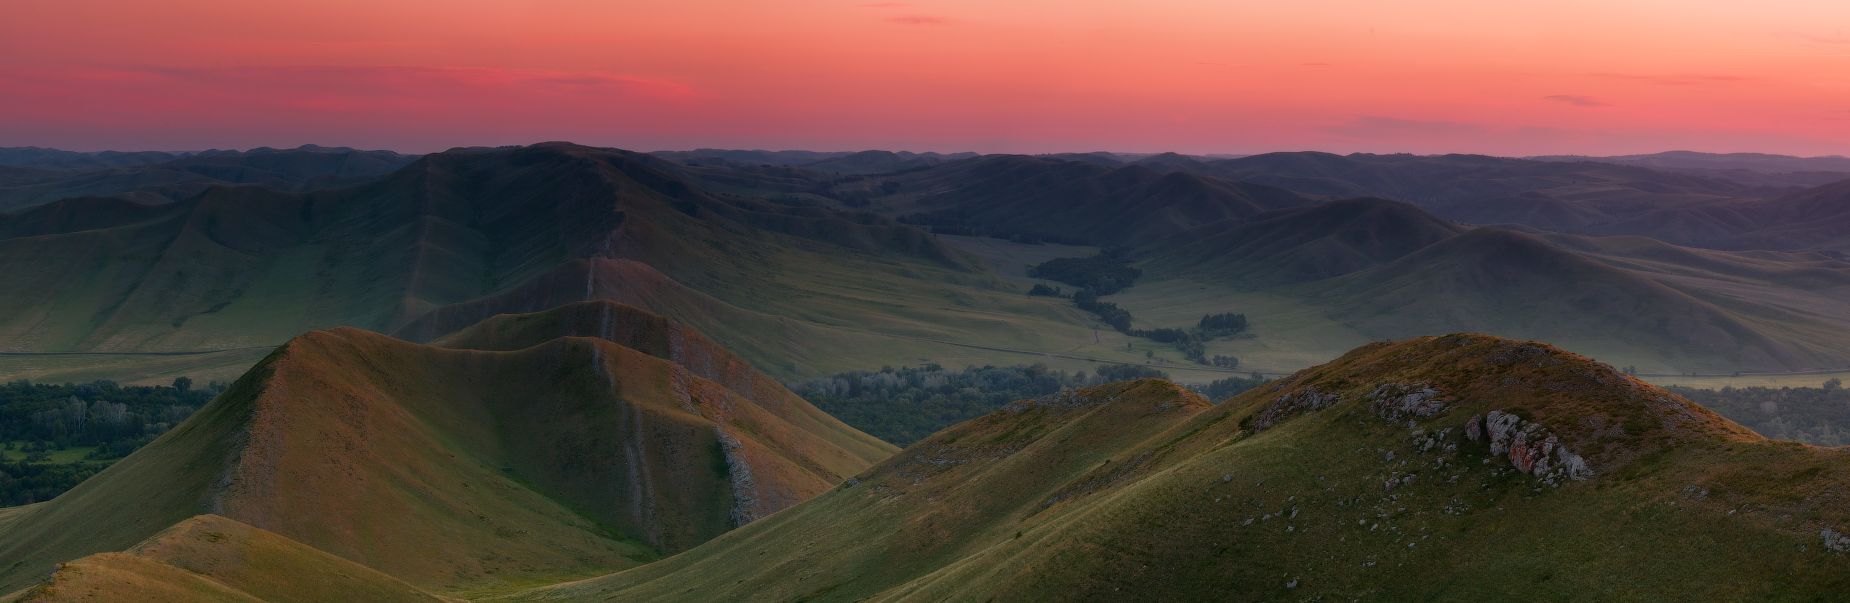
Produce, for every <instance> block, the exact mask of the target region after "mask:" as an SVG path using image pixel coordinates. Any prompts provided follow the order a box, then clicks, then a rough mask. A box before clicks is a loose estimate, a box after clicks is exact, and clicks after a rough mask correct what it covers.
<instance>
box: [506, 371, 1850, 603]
mask: <svg viewBox="0 0 1850 603" xmlns="http://www.w3.org/2000/svg"><path fill="white" fill-rule="evenodd" d="M1053 408H1061V409H1077V410H1061V411H1055V410H1050V409H1053ZM1101 418H1104V419H1105V420H1098V419H1101ZM1024 465H1031V466H1035V467H1040V468H1043V470H1042V471H1039V472H1033V473H1018V472H1015V471H1013V470H1011V468H1013V467H1020V466H1024ZM1797 475H1802V476H1804V477H1802V478H1797V477H1794V478H1786V477H1777V476H1797ZM1845 484H1850V457H1846V456H1845V455H1844V453H1843V452H1842V451H1836V450H1825V449H1817V448H1811V447H1805V446H1800V445H1794V444H1789V443H1775V442H1768V441H1766V440H1764V439H1762V438H1760V437H1759V436H1757V435H1755V434H1753V433H1752V432H1749V431H1747V430H1746V429H1745V428H1742V427H1740V426H1739V425H1736V424H1734V423H1732V422H1729V421H1727V420H1726V419H1723V418H1721V417H1719V416H1717V415H1715V414H1713V413H1710V412H1707V411H1705V410H1703V409H1701V408H1700V407H1698V406H1695V405H1694V404H1691V403H1689V402H1688V401H1686V400H1683V399H1682V398H1679V397H1676V396H1674V395H1671V394H1668V393H1666V392H1664V391H1662V390H1660V389H1658V388H1655V387H1652V386H1650V385H1646V384H1644V383H1642V382H1639V381H1636V380H1634V379H1631V378H1629V377H1626V376H1624V375H1621V374H1618V373H1617V372H1615V371H1613V370H1612V369H1611V368H1610V367H1607V366H1605V365H1602V364H1599V363H1596V362H1593V361H1591V360H1588V359H1586V358H1584V357H1581V356H1578V355H1575V354H1571V353H1567V352H1562V351H1560V350H1557V349H1554V348H1550V347H1548V346H1545V345H1541V344H1535V343H1529V342H1521V341H1511V340H1504V339H1498V338H1493V337H1486V336H1477V335H1453V336H1446V337H1437V338H1434V337H1427V338H1420V339H1414V340H1409V341H1403V342H1395V343H1382V344H1374V345H1369V346H1365V347H1363V348H1359V349H1357V350H1355V351H1353V352H1351V353H1350V354H1348V355H1345V356H1344V357H1342V358H1339V359H1337V360H1335V361H1333V362H1331V363H1329V364H1327V365H1324V366H1320V367H1316V368H1313V369H1309V370H1306V371H1303V372H1300V373H1298V374H1297V375H1295V376H1293V377H1291V378H1289V379H1286V380H1283V381H1280V382H1277V383H1274V384H1272V385H1268V386H1266V387H1262V388H1260V389H1258V390H1254V391H1252V392H1248V393H1247V394H1243V395H1241V396H1239V397H1236V398H1234V399H1232V400H1229V401H1227V402H1224V403H1222V404H1220V405H1219V406H1216V407H1213V408H1206V409H1204V408H1202V407H1200V406H1199V402H1196V401H1192V400H1191V399H1190V396H1189V395H1188V394H1186V393H1184V392H1181V391H1177V390H1175V389H1173V388H1168V386H1165V385H1163V384H1160V383H1156V382H1137V383H1131V384H1116V385H1110V386H1104V387H1100V388H1094V389H1091V390H1084V391H1081V392H1078V393H1077V394H1076V395H1073V396H1070V397H1063V398H1055V399H1050V400H1045V401H1037V402H1024V403H1021V404H1019V405H1017V406H1014V407H1011V408H1009V409H1007V410H1004V411H1002V412H998V413H995V414H992V415H989V416H986V417H983V418H980V419H976V420H973V421H971V422H968V423H965V424H961V425H958V426H955V427H952V428H950V429H947V430H946V431H944V432H941V433H939V434H938V435H935V436H933V437H932V438H930V439H928V440H926V441H925V442H921V443H920V444H918V445H916V446H913V447H912V448H909V449H907V450H906V451H905V452H902V453H901V454H900V455H899V456H897V457H895V458H894V459H893V460H891V461H888V462H886V463H882V464H881V465H880V466H878V467H876V468H875V469H873V470H871V471H870V472H868V473H867V474H865V475H863V476H861V477H860V478H859V479H858V480H857V481H856V482H850V484H849V485H847V486H846V487H844V488H842V489H839V490H837V491H834V492H831V493H829V494H826V495H824V496H821V497H818V498H817V499H815V500H812V501H810V502H807V503H804V504H802V505H799V506H797V507H795V508H793V509H791V510H789V511H787V512H785V513H782V514H779V515H777V516H775V517H773V518H770V519H768V520H766V521H763V522H760V523H757V524H754V525H752V526H748V527H746V528H745V529H742V530H738V531H736V532H733V533H730V534H727V535H725V536H723V537H721V538H719V539H716V540H714V541H713V542H710V543H707V544H706V545H703V546H701V547H697V548H695V549H694V550H692V551H689V552H687V553H684V554H682V555H679V556H676V557H673V558H670V559H667V560H664V561H662V562H659V563H656V564H651V565H648V566H644V567H641V568H637V569H634V570H630V571H626V572H623V573H619V574H615V575H612V576H608V577H604V578H597V579H592V580H585V581H580V582H575V583H567V584H562V585H558V586H553V587H547V588H542V589H538V590H535V591H531V592H528V593H523V594H521V595H520V596H519V597H517V598H521V599H525V600H564V599H575V598H610V597H614V598H620V599H635V600H748V599H749V600H758V599H765V598H770V599H806V600H844V601H845V600H863V599H868V600H944V599H955V600H990V599H992V598H993V599H995V600H1021V599H1039V598H1045V597H1046V596H1048V594H1049V593H1060V594H1059V596H1060V598H1063V599H1069V600H1070V599H1079V600H1116V599H1122V598H1124V597H1125V596H1127V595H1126V593H1135V596H1136V597H1138V598H1147V599H1153V600H1199V599H1229V598H1231V599H1275V598H1291V599H1296V598H1313V599H1315V598H1328V599H1358V598H1359V599H1365V600H1369V599H1373V600H1381V599H1393V600H1434V599H1442V600H1465V599H1472V600H1482V599H1484V598H1492V599H1497V598H1520V599H1528V600H1536V599H1543V600H1570V599H1584V598H1586V597H1588V596H1594V597H1599V598H1619V599H1628V598H1640V599H1664V598H1671V599H1675V598H1688V597H1694V596H1699V597H1704V598H1717V599H1767V598H1800V599H1803V598H1813V597H1817V596H1826V595H1825V594H1826V593H1833V592H1837V590H1838V589H1841V588H1844V587H1845V586H1850V574H1847V573H1846V572H1845V571H1844V567H1845V566H1846V564H1850V559H1846V558H1845V556H1844V553H1839V552H1833V551H1832V550H1830V549H1829V548H1828V547H1824V546H1820V542H1819V540H1820V531H1821V530H1832V529H1834V530H1835V531H1842V530H1843V528H1844V527H1845V523H1846V522H1850V512H1847V511H1845V508H1846V507H1845V506H1844V503H1845V502H1846V500H1845V498H1844V497H1845V492H1846V488H1845ZM1833 533H1835V532H1826V536H1829V535H1830V534H1833ZM1825 544H1828V545H1830V546H1840V545H1839V544H1838V543H1837V541H1836V540H1831V539H1829V538H1827V539H1826V541H1825ZM1844 544H1846V545H1850V542H1846V543H1844ZM1846 548H1850V546H1847V547H1846ZM1518 551H1519V552H1520V553H1516V552H1518ZM1669 551H1674V552H1675V554H1667V552H1669ZM1774 576H1777V577H1778V579H1773V577H1774Z"/></svg>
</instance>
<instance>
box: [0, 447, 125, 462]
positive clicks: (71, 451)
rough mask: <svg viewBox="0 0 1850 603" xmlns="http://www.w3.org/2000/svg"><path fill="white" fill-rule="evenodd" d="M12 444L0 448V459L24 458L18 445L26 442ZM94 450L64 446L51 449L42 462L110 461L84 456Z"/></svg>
mask: <svg viewBox="0 0 1850 603" xmlns="http://www.w3.org/2000/svg"><path fill="white" fill-rule="evenodd" d="M12 444H13V445H14V447H15V448H14V449H13V450H0V461H23V460H25V459H26V453H25V452H24V451H23V450H20V449H19V448H20V447H23V446H25V444H26V443H25V442H13V443H12ZM95 451H96V447H95V446H72V447H70V448H65V449H62V450H52V451H50V452H48V453H47V455H48V456H49V457H50V458H48V459H46V460H44V461H42V462H43V463H45V464H48V465H73V464H77V463H109V462H110V461H93V460H89V459H85V458H84V457H85V456H87V455H89V454H90V453H92V452H95Z"/></svg>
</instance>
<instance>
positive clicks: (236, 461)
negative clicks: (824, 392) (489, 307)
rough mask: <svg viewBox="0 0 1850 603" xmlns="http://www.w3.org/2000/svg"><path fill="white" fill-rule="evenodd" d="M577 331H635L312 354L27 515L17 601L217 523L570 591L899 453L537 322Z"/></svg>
mask: <svg viewBox="0 0 1850 603" xmlns="http://www.w3.org/2000/svg"><path fill="white" fill-rule="evenodd" d="M580 311H590V312H604V311H608V312H612V313H613V315H614V314H621V316H622V319H623V320H624V322H625V324H626V325H627V326H625V327H624V328H622V329H615V328H613V329H611V330H609V331H605V332H601V333H574V332H569V331H567V332H559V333H556V334H553V335H552V336H551V337H546V338H544V339H543V340H534V341H529V340H527V339H525V338H526V337H529V336H531V337H535V338H536V339H537V338H538V337H539V331H538V330H535V329H522V328H508V329H502V328H498V327H496V325H494V324H489V325H484V326H483V328H482V329H481V330H478V331H477V332H475V333H474V334H472V335H470V336H469V337H467V338H466V339H467V342H468V344H469V345H471V346H474V347H473V348H470V349H464V348H462V347H454V348H446V347H436V346H428V345H419V344H413V343H409V342H404V341H399V340H395V339H391V338H389V337H385V336H383V335H378V334H375V333H369V332H365V331H361V330H357V329H350V328H343V329H336V330H331V331H318V332H312V333H309V334H307V335H303V336H301V337H298V338H296V339H294V340H292V341H291V342H289V343H288V344H286V345H284V346H282V347H281V348H279V349H278V350H277V351H276V352H274V353H272V354H271V355H270V356H269V357H268V358H266V359H265V360H264V361H262V362H261V363H259V364H258V365H257V366H256V367H254V368H252V369H251V371H250V372H249V373H248V374H247V375H246V376H245V377H244V378H242V379H240V380H239V381H238V382H237V383H235V384H233V385H232V387H231V388H230V389H229V390H228V391H227V392H226V393H224V394H223V395H221V396H220V397H219V398H218V399H216V400H215V401H213V402H212V403H211V404H210V405H208V406H207V407H205V408H203V409H201V410H200V411H199V412H198V413H196V414H195V415H194V416H193V417H192V418H191V419H189V420H188V421H187V422H186V423H184V424H182V425H181V426H179V427H177V428H175V429H174V430H172V431H170V432H168V433H167V434H166V435H165V436H163V437H161V438H160V439H158V440H156V441H155V442H154V443H152V444H149V445H148V446H146V447H144V448H142V449H141V450H139V451H137V452H135V453H134V454H132V455H130V456H129V457H128V458H125V459H123V460H122V461H119V462H117V463H116V464H114V465H112V466H111V467H110V468H109V469H107V470H105V471H103V472H102V473H100V474H98V475H97V476H95V477H93V478H91V479H90V480H88V481H85V482H84V483H82V484H80V485H79V486H77V487H76V488H74V489H72V490H71V491H70V492H68V493H66V494H64V495H63V496H60V497H59V498H57V499H55V500H53V501H51V502H48V503H43V504H40V505H35V506H31V507H25V508H22V509H21V510H19V511H18V514H17V515H15V516H11V517H9V518H8V519H9V520H11V522H12V529H9V530H8V531H7V532H6V533H5V535H4V536H0V558H5V559H9V560H13V563H12V564H11V565H10V566H8V567H7V568H6V569H5V570H0V591H10V590H14V589H16V588H18V587H21V586H25V585H26V584H29V583H30V582H32V581H34V580H36V579H37V577H38V576H41V575H43V573H44V572H46V571H49V570H51V569H52V567H53V564H55V563H59V562H64V561H69V560H72V559H75V558H78V557H82V556H85V555H88V554H92V553H106V552H110V551H117V550H122V549H126V548H129V547H131V546H133V545H135V544H136V543H138V542H142V541H144V540H146V539H148V538H150V537H151V536H153V535H155V534H157V533H159V532H160V531H161V530H164V529H167V528H168V527H169V526H173V525H175V524H179V523H181V522H184V521H187V520H188V518H191V517H194V516H197V515H201V514H214V515H219V516H222V517H223V518H225V519H226V520H231V521H236V522H239V523H242V524H245V525H247V526H249V527H251V528H253V529H255V530H258V531H260V532H262V533H267V534H273V535H275V536H276V537H278V538H281V539H286V540H288V541H293V542H295V543H300V544H301V545H305V546H307V547H312V548H313V549H317V550H319V551H321V552H325V553H328V554H331V555H333V556H335V557H339V558H341V559H344V560H347V561H349V562H352V563H356V564H360V565H363V566H366V567H370V568H372V569H374V570H377V571H379V572H384V573H385V574H389V575H390V576H392V577H394V578H397V579H400V580H403V581H405V582H407V583H410V584H412V585H415V586H416V587H418V588H420V589H428V590H431V591H435V592H454V591H459V590H475V589H494V588H505V587H507V586H508V585H515V584H522V583H533V582H535V581H542V580H556V579H560V578H563V577H569V576H573V575H585V574H589V573H594V572H598V571H609V570H610V569H614V568H621V567H628V566H632V565H636V564H639V563H643V562H647V561H650V560H653V559H656V558H659V557H660V556H662V555H666V554H669V553H673V552H676V551H679V550H683V549H686V548H688V547H691V546H693V545H696V544H698V543H700V542H703V541H705V540H707V539H710V538H712V537H714V536H716V535H718V534H721V533H724V532H726V531H728V530H730V529H732V528H734V527H736V526H739V525H743V524H746V523H749V522H751V521H753V520H755V519H757V518H760V517H764V516H768V515H771V514H773V513H775V512H776V511H778V510H780V509H783V508H785V507H788V506H790V505H792V504H795V503H796V502H799V501H801V500H804V499H807V498H809V497H811V496H814V495H815V494H818V493H821V492H823V491H826V490H827V489H828V488H830V487H831V486H833V485H834V484H836V483H838V482H839V481H840V480H841V479H843V478H845V477H846V476H848V475H852V474H854V473H856V472H858V471H860V470H862V469H864V468H865V467H867V466H869V465H870V464H872V463H873V462H874V461H877V460H879V459H881V458H884V457H885V456H887V455H888V454H890V453H891V452H892V450H893V449H892V447H891V446H889V445H886V444H884V443H881V442H879V441H878V440H875V439H873V438H872V437H869V436H866V435H865V434H861V433H860V432H858V431H855V430H853V429H851V428H848V427H846V426H845V425H842V424H841V423H839V422H837V421H834V420H833V419H832V418H830V417H828V416H827V415H824V414H822V413H821V412H820V411H818V410H816V409H815V408H814V407H812V406H809V405H808V403H807V402H804V401H803V400H801V399H800V398H797V397H796V396H795V395H794V394H791V393H789V392H788V391H787V390H783V389H782V387H781V386H778V385H776V384H775V382H773V381H770V380H769V379H767V378H765V377H763V376H762V375H758V374H756V372H755V371H752V370H751V369H750V368H749V367H748V366H746V365H744V364H743V362H741V361H739V360H738V359H736V358H734V357H732V356H730V355H729V354H728V353H726V352H725V351H724V350H720V349H718V348H716V347H713V346H712V344H711V343H710V342H708V341H707V340H706V339H705V338H704V337H702V336H700V335H699V334H697V333H693V332H691V331H688V330H686V329H684V328H681V327H679V326H677V325H674V324H673V323H670V322H667V321H664V320H662V319H660V318H658V317H654V316H651V315H648V314H646V313H643V312H641V311H640V310H636V309H633V308H618V307H615V306H609V305H597V304H592V305H588V306H586V307H583V308H568V309H566V310H563V311H562V314H561V315H560V316H553V317H547V316H536V317H529V319H530V320H534V321H538V322H539V323H542V324H567V323H570V322H571V321H572V320H573V319H572V316H573V315H575V313H576V312H580ZM507 320H508V321H512V322H519V321H520V320H519V319H517V318H509V319H507ZM585 335H595V336H585ZM622 344H633V345H637V346H641V347H643V348H644V349H645V350H647V351H639V350H637V349H634V348H631V347H627V345H622ZM664 344H665V345H664ZM651 354H660V356H656V355H651ZM707 376H711V377H713V379H709V378H708V377H707ZM714 379H719V380H721V381H724V383H722V382H721V381H715V380H714ZM735 387H737V388H739V389H734V388H735ZM125 501H134V503H133V504H134V506H135V509H134V512H132V513H124V512H121V511H122V509H123V508H124V507H123V505H124V504H125ZM157 561H158V559H157ZM96 562H97V563H103V564H104V565H109V564H112V563H113V564H123V563H126V564H137V563H138V562H136V561H129V560H125V559H123V558H104V559H99V560H97V561H96ZM164 562H169V561H164ZM140 565H143V566H145V565H146V564H140ZM247 569H248V568H247ZM149 571H157V570H149ZM253 571H255V570H253ZM276 571H280V572H291V571H294V570H292V569H288V568H287V567H285V568H281V569H278V570H276ZM55 582H56V580H54V583H55Z"/></svg>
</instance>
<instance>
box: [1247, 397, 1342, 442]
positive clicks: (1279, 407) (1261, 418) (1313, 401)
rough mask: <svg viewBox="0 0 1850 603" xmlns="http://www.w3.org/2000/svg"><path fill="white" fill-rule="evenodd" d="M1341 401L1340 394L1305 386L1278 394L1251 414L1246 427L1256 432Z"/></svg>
mask: <svg viewBox="0 0 1850 603" xmlns="http://www.w3.org/2000/svg"><path fill="white" fill-rule="evenodd" d="M1341 401H1342V397H1341V396H1338V395H1336V394H1327V393H1324V392H1322V391H1319V390H1318V389H1317V388H1314V387H1307V388H1304V389H1302V390H1298V392H1297V393H1294V394H1286V395H1283V396H1279V397H1278V399H1277V400H1274V401H1272V403H1271V404H1268V405H1266V407H1265V408H1262V409H1260V410H1259V412H1258V413H1257V414H1255V415H1253V418H1252V419H1251V423H1250V424H1249V425H1248V427H1250V428H1251V429H1252V430H1253V432H1254V433H1258V432H1261V431H1265V430H1267V429H1270V428H1272V426H1274V425H1277V424H1279V423H1281V422H1283V421H1284V420H1285V419H1289V418H1291V417H1295V416H1298V415H1301V414H1304V413H1307V412H1310V411H1313V410H1321V409H1325V408H1329V407H1331V406H1335V405H1336V403H1337V402H1341Z"/></svg>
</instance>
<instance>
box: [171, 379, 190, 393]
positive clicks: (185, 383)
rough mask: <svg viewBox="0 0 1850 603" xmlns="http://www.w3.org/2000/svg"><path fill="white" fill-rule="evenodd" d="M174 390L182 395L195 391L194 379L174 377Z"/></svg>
mask: <svg viewBox="0 0 1850 603" xmlns="http://www.w3.org/2000/svg"><path fill="white" fill-rule="evenodd" d="M173 388H174V389H175V390H177V391H179V392H180V393H182V394H184V393H186V392H189V391H193V379H192V378H191V377H174V378H173Z"/></svg>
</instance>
